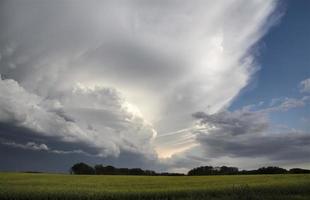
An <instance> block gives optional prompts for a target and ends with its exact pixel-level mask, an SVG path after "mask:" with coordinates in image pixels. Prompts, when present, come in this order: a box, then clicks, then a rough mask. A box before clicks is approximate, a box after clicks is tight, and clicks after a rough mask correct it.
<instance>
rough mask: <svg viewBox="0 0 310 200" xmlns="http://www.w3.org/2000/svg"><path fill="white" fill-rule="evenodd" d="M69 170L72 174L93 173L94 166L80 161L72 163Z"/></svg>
mask: <svg viewBox="0 0 310 200" xmlns="http://www.w3.org/2000/svg"><path fill="white" fill-rule="evenodd" d="M70 171H71V173H73V174H95V170H94V168H92V167H91V166H89V165H87V164H85V163H82V162H81V163H77V164H75V165H73V166H72V167H71V170H70Z"/></svg>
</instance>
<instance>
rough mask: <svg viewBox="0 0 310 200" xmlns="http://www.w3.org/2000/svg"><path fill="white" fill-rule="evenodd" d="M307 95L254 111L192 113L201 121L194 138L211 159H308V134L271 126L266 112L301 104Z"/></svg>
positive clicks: (309, 137)
mask: <svg viewBox="0 0 310 200" xmlns="http://www.w3.org/2000/svg"><path fill="white" fill-rule="evenodd" d="M307 101H308V100H307V97H303V98H301V99H289V98H286V99H284V100H283V101H280V102H279V103H278V105H274V106H273V107H269V108H266V109H260V110H256V111H252V110H249V108H244V109H241V110H236V111H233V112H230V111H223V112H219V113H215V114H211V115H209V114H206V113H203V112H198V113H195V114H193V117H195V118H196V119H197V120H198V121H199V124H200V126H201V127H200V128H199V129H198V130H197V131H196V132H195V133H196V134H197V136H196V140H197V142H198V143H199V144H200V145H201V147H202V148H203V149H204V151H205V153H206V154H207V155H208V156H210V157H213V158H216V157H221V156H231V157H266V158H269V159H271V160H274V161H276V160H299V161H309V153H310V148H309V146H310V133H308V132H304V131H298V130H290V129H288V128H286V129H281V130H276V129H274V128H271V127H270V126H271V124H270V120H269V119H268V114H269V113H270V112H276V111H287V110H288V109H292V108H295V107H300V106H304V105H305V103H307Z"/></svg>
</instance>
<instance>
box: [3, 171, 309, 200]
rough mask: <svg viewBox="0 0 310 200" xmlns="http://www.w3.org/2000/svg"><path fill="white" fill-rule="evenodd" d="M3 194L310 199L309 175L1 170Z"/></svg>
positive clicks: (10, 197)
mask: <svg viewBox="0 0 310 200" xmlns="http://www.w3.org/2000/svg"><path fill="white" fill-rule="evenodd" d="M0 199H1V200H2V199H3V200H28V199H29V200H36V199H46V200H54V199H55V200H56V199H65V200H66V199H68V200H69V199H70V200H71V199H72V200H73V199H74V200H79V199H95V200H97V199H103V200H104V199H109V200H110V199H112V200H119V199H126V200H127V199H132V200H136V199H153V200H157V199H161V200H174V199H182V200H186V199H195V200H199V199H215V200H224V199H236V200H237V199H238V200H239V199H240V200H242V199H244V200H245V199H246V200H248V199H253V200H260V199H264V200H265V199H281V200H282V199H284V200H285V199H286V200H290V199H299V200H306V199H310V175H309V174H308V175H303V174H298V175H235V176H196V177H192V176H182V177H168V176H87V175H79V176H76V175H62V174H29V173H0Z"/></svg>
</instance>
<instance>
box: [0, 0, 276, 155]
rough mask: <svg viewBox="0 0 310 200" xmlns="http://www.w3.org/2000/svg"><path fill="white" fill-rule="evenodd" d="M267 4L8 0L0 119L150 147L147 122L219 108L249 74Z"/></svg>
mask: <svg viewBox="0 0 310 200" xmlns="http://www.w3.org/2000/svg"><path fill="white" fill-rule="evenodd" d="M276 4H277V1H272V0H270V1H266V0H254V1H248V0H236V1H231V2H230V1H225V0H222V1H216V2H215V1H205V0H202V1H195V2H189V1H175V0H171V1H152V2H151V1H140V0H134V1H100V2H98V1H87V2H86V1H75V2H74V3H72V2H70V1H69V2H63V3H62V4H60V3H59V2H54V1H40V2H29V3H24V4H15V3H14V2H12V1H7V2H5V3H3V6H2V8H1V10H0V12H1V13H3V14H4V15H5V16H7V19H9V20H8V22H5V23H3V22H2V21H0V23H1V24H0V26H1V27H4V28H5V30H7V31H6V32H5V33H3V35H1V38H0V42H2V43H3V44H7V45H5V46H6V47H5V48H4V49H1V51H0V52H1V53H2V54H3V52H7V53H6V54H3V55H2V56H3V58H2V59H1V67H0V73H1V74H3V75H4V76H5V77H6V78H9V79H12V80H2V83H1V84H2V85H3V86H5V87H9V88H10V89H9V88H7V89H6V90H5V92H7V93H8V97H4V96H3V97H2V96H1V101H2V104H1V105H0V106H1V108H0V109H1V110H2V112H1V115H0V119H1V120H2V121H10V120H11V121H14V123H17V124H19V125H23V126H27V127H29V128H32V129H34V130H36V131H38V132H42V133H43V134H45V135H53V136H55V135H56V136H58V137H60V138H61V140H65V141H71V142H76V141H79V142H84V143H86V144H88V145H91V146H96V147H98V148H100V149H101V150H102V153H103V154H104V155H105V154H113V155H118V153H119V151H120V149H122V148H125V149H127V150H131V151H142V152H150V151H152V150H151V149H152V145H151V144H150V142H149V141H150V140H152V138H153V132H154V130H153V128H152V126H153V127H155V129H156V130H157V132H158V135H161V134H163V133H167V132H175V131H177V130H180V129H184V128H187V127H189V126H191V124H192V123H193V119H192V117H191V113H193V112H196V111H200V110H203V111H206V112H207V113H216V112H218V111H219V110H221V109H223V108H225V107H226V106H228V105H229V104H230V102H231V101H232V99H234V97H236V95H237V94H238V93H239V91H240V90H241V89H242V88H243V87H245V86H246V85H247V84H248V82H249V81H250V79H251V76H252V74H253V73H254V72H255V71H256V70H257V68H258V66H257V64H256V63H255V58H254V56H253V55H251V52H252V51H253V45H254V44H255V43H256V42H257V41H258V40H259V39H260V38H261V37H262V36H263V35H264V33H265V32H266V31H267V30H268V28H269V27H270V26H271V25H272V24H273V23H274V22H275V20H276V19H277V17H278V16H273V17H270V16H271V15H272V14H273V13H274V10H275V8H276ZM4 57H5V58H4ZM12 66H13V67H12ZM13 80H14V81H13ZM77 84H79V87H78V89H77V90H75V91H72V88H73V87H75V86H76V85H77ZM97 85H100V86H101V87H103V88H105V89H100V88H99V89H98V88H96V87H95V86H97ZM83 88H84V89H83ZM89 88H93V89H89ZM107 88H115V89H116V90H117V91H118V93H120V94H121V95H120V94H116V93H115V91H114V90H110V89H107ZM11 89H12V91H10V90H11ZM2 90H4V89H2ZM17 95H21V97H20V98H18V99H16V97H17ZM119 96H124V98H125V99H126V101H125V100H122V98H119ZM24 102H26V103H24ZM128 102H129V103H128ZM126 105H127V106H126ZM128 105H130V106H128ZM2 106H3V107H2ZM5 106H9V108H10V109H7V108H8V107H5ZM126 109H127V111H126ZM132 113H135V115H136V116H132ZM138 113H139V114H138ZM142 116H143V118H142ZM146 121H148V122H146ZM149 123H151V124H152V126H151V125H149ZM55 127H58V128H57V129H55ZM178 137H179V136H178V135H175V137H173V138H171V140H170V141H173V140H175V139H176V138H178ZM178 142H182V141H178ZM148 145H149V147H148ZM155 145H156V147H157V149H167V148H169V147H170V146H171V144H169V143H163V142H162V140H156V141H155ZM181 145H182V144H181ZM187 145H191V144H187ZM179 146H180V144H179ZM173 148H174V147H173ZM169 151H170V150H169Z"/></svg>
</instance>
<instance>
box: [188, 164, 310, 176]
mask: <svg viewBox="0 0 310 200" xmlns="http://www.w3.org/2000/svg"><path fill="white" fill-rule="evenodd" d="M307 173H310V170H308V169H301V168H292V169H290V170H287V169H284V168H281V167H274V166H269V167H261V168H258V169H255V170H240V171H239V169H238V168H237V167H227V166H222V167H212V166H201V167H197V168H194V169H191V170H190V171H189V172H188V173H187V175H189V176H201V175H242V174H307Z"/></svg>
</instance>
